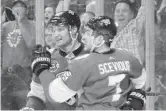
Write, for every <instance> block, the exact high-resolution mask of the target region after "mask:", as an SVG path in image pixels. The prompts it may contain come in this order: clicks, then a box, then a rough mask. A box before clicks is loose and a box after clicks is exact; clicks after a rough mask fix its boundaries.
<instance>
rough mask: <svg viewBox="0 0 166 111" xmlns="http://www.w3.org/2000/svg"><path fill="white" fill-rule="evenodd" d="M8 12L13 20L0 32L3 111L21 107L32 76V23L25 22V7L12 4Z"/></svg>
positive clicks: (19, 4) (20, 2)
mask: <svg viewBox="0 0 166 111" xmlns="http://www.w3.org/2000/svg"><path fill="white" fill-rule="evenodd" d="M11 9H12V13H13V15H14V17H15V20H14V21H9V22H6V23H4V24H3V25H2V32H1V33H2V75H1V78H2V89H1V90H2V95H3V96H2V110H4V109H7V110H11V109H14V110H17V109H20V108H21V107H23V105H24V103H25V98H26V94H27V92H28V90H29V82H30V80H31V75H32V72H31V69H30V59H31V58H30V55H31V50H32V47H33V46H34V45H35V23H34V22H32V21H30V20H28V19H27V16H26V15H27V5H26V4H25V3H24V2H23V1H15V2H14V3H13V5H12V8H11ZM13 78H14V79H13ZM3 89H6V90H3ZM20 92H22V93H20ZM19 94H20V95H19Z"/></svg>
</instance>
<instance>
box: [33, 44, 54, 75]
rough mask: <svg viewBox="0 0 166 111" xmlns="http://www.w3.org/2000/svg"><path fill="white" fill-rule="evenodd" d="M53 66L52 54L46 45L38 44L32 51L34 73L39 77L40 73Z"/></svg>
mask: <svg viewBox="0 0 166 111" xmlns="http://www.w3.org/2000/svg"><path fill="white" fill-rule="evenodd" d="M50 66H51V54H50V52H49V51H47V50H46V47H42V46H41V45H36V46H35V48H34V49H33V51H32V64H31V68H32V71H33V73H35V75H36V76H37V77H38V76H39V75H40V73H41V72H42V71H44V70H46V69H49V68H50Z"/></svg>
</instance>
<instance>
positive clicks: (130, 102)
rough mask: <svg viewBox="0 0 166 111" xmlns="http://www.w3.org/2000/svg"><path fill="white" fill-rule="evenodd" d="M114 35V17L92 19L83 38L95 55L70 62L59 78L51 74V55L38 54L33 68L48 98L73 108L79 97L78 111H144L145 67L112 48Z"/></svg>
mask: <svg viewBox="0 0 166 111" xmlns="http://www.w3.org/2000/svg"><path fill="white" fill-rule="evenodd" d="M115 35H116V26H115V24H114V21H113V20H112V19H111V18H109V17H107V16H100V17H98V18H93V19H91V20H90V21H89V22H88V24H87V27H85V30H84V31H83V36H82V37H83V43H84V44H85V48H84V50H89V51H90V52H92V53H90V54H84V55H81V56H78V57H76V58H75V59H73V60H72V61H70V63H69V65H68V68H67V69H66V70H64V71H62V72H60V73H59V74H57V75H56V78H55V77H54V75H52V74H51V73H50V72H49V71H48V69H49V66H50V61H49V60H50V57H49V56H48V55H49V54H48V52H47V51H45V50H43V51H41V52H40V53H35V54H36V56H35V58H34V61H33V62H32V69H33V71H34V73H35V75H36V76H37V77H39V78H40V81H41V83H42V85H43V86H46V88H47V90H45V91H47V94H48V96H49V98H50V99H51V100H52V101H54V102H58V103H68V104H70V105H72V104H74V102H75V99H74V98H78V101H77V105H76V109H78V110H95V109H97V110H115V109H131V110H140V109H142V108H143V106H144V103H145V94H144V91H142V90H141V88H142V87H143V86H144V84H145V79H144V77H143V76H142V75H141V72H142V66H141V64H140V62H139V60H138V59H137V58H136V57H134V56H133V55H132V54H130V53H129V52H127V51H125V50H120V49H110V48H109V43H110V39H111V40H112V39H113V37H114V36H115ZM86 41H89V42H86ZM38 50H40V49H37V50H36V51H37V52H39V51H38ZM43 65H44V66H43ZM46 78H47V82H45V79H46ZM131 86H133V87H131ZM81 89H82V90H83V92H82V94H81V95H80V93H78V92H79V91H80V90H81Z"/></svg>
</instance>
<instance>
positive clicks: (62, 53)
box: [59, 43, 84, 57]
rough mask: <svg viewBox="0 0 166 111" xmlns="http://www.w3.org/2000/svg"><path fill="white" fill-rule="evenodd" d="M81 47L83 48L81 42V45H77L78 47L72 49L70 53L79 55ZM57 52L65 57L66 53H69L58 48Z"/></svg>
mask: <svg viewBox="0 0 166 111" xmlns="http://www.w3.org/2000/svg"><path fill="white" fill-rule="evenodd" d="M83 48H84V46H83V44H82V43H81V45H80V46H79V48H77V49H76V50H74V51H73V52H72V55H74V56H77V55H79V54H80V53H81V51H82V50H83ZM59 54H60V55H61V56H63V57H66V56H67V55H69V54H67V53H66V52H64V51H62V50H59ZM70 54H71V53H70Z"/></svg>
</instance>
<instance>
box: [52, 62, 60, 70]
mask: <svg viewBox="0 0 166 111" xmlns="http://www.w3.org/2000/svg"><path fill="white" fill-rule="evenodd" d="M59 66H60V65H59V63H58V62H57V61H56V60H51V67H50V72H56V70H57V69H58V68H59Z"/></svg>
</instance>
